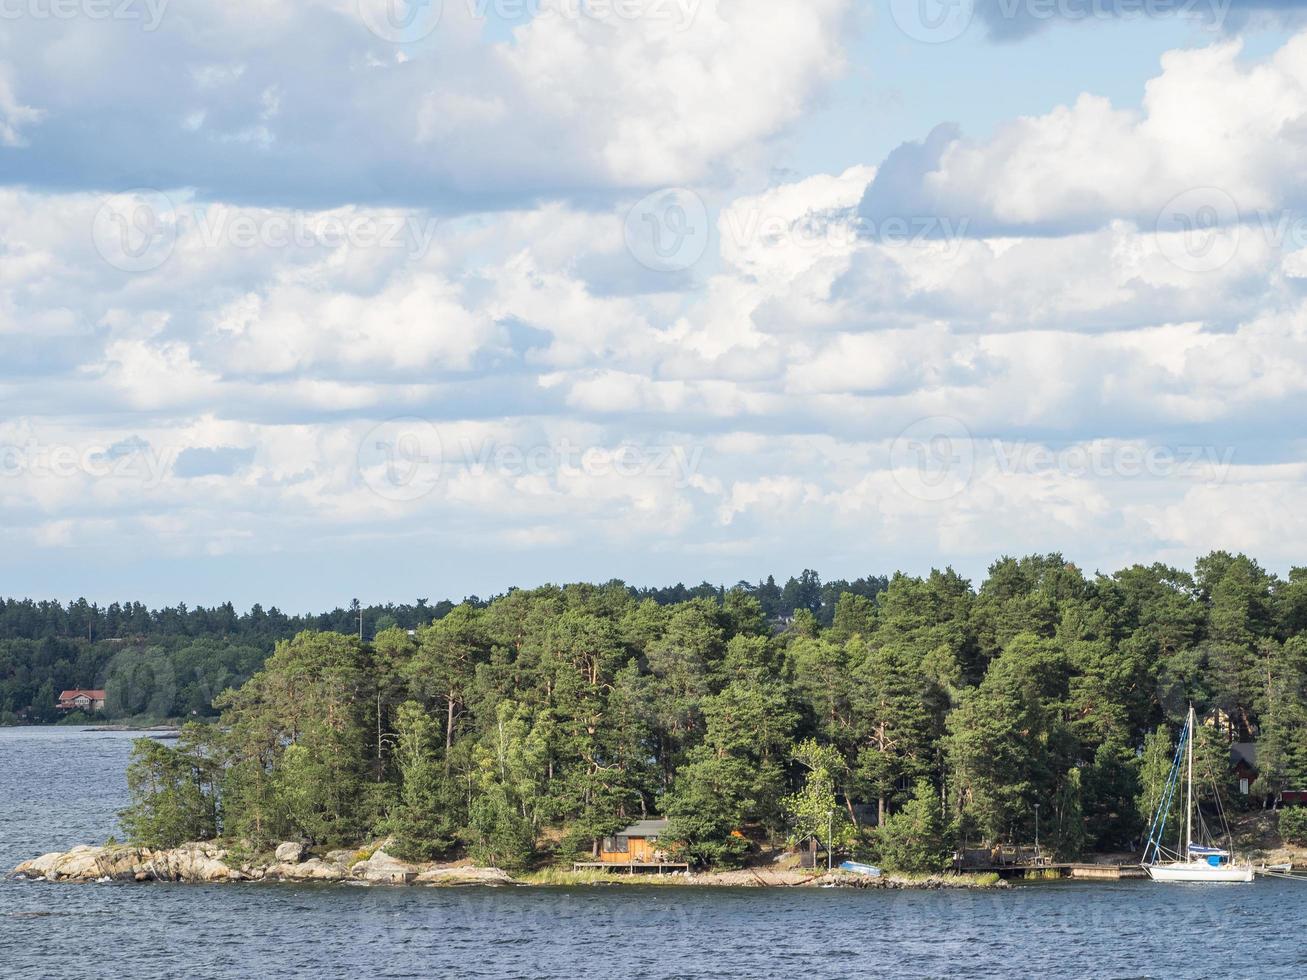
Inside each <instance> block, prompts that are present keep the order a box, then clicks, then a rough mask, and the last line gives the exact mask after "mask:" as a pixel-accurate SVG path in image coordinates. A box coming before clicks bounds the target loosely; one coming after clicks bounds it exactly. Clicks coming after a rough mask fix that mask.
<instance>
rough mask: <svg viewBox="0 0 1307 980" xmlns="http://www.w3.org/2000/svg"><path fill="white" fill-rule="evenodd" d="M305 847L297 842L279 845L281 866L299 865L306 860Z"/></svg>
mask: <svg viewBox="0 0 1307 980" xmlns="http://www.w3.org/2000/svg"><path fill="white" fill-rule="evenodd" d="M304 851H305V847H304V845H303V844H300V843H297V842H295V841H287V842H286V843H284V844H279V845H277V861H278V863H280V864H299V863H300V862H301V861H303V860H304Z"/></svg>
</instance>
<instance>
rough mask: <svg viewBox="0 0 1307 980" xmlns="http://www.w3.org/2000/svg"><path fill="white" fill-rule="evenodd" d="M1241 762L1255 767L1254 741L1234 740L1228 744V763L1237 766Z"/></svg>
mask: <svg viewBox="0 0 1307 980" xmlns="http://www.w3.org/2000/svg"><path fill="white" fill-rule="evenodd" d="M1241 762H1242V763H1244V764H1245V765H1247V766H1249V767H1251V768H1253V769H1256V768H1257V743H1256V742H1235V743H1234V744H1233V745H1231V746H1230V765H1232V766H1237V765H1238V764H1239V763H1241Z"/></svg>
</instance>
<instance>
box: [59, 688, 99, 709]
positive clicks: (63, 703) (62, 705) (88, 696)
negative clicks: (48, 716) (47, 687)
mask: <svg viewBox="0 0 1307 980" xmlns="http://www.w3.org/2000/svg"><path fill="white" fill-rule="evenodd" d="M58 707H59V710H60V711H76V710H79V709H80V710H81V711H88V712H89V711H103V710H104V692H103V691H84V690H82V689H81V688H77V689H75V690H72V691H64V692H63V693H62V694H60V695H59V705H58Z"/></svg>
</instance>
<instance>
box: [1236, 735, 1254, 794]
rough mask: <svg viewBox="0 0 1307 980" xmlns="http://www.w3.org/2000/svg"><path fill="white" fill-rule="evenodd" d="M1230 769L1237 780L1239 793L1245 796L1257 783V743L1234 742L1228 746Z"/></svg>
mask: <svg viewBox="0 0 1307 980" xmlns="http://www.w3.org/2000/svg"><path fill="white" fill-rule="evenodd" d="M1230 769H1231V771H1232V772H1233V773H1234V778H1235V779H1237V780H1239V792H1240V793H1242V794H1243V795H1244V796H1247V795H1248V794H1249V793H1250V792H1252V786H1253V783H1255V782H1256V781H1257V743H1256V742H1235V743H1234V744H1233V745H1231V746H1230Z"/></svg>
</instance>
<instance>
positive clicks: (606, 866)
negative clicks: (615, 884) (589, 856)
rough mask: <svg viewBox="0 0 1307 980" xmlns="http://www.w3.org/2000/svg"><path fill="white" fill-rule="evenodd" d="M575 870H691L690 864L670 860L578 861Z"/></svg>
mask: <svg viewBox="0 0 1307 980" xmlns="http://www.w3.org/2000/svg"><path fill="white" fill-rule="evenodd" d="M572 870H573V871H589V870H598V871H625V872H626V873H627V874H632V875H633V874H636V873H637V872H639V873H640V874H663V873H665V872H670V873H671V874H676V873H677V872H678V871H686V872H688V871H689V870H690V866H689V865H688V864H677V863H675V862H670V861H657V862H643V861H623V862H617V861H577V862H575V863H573V865H572Z"/></svg>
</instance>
